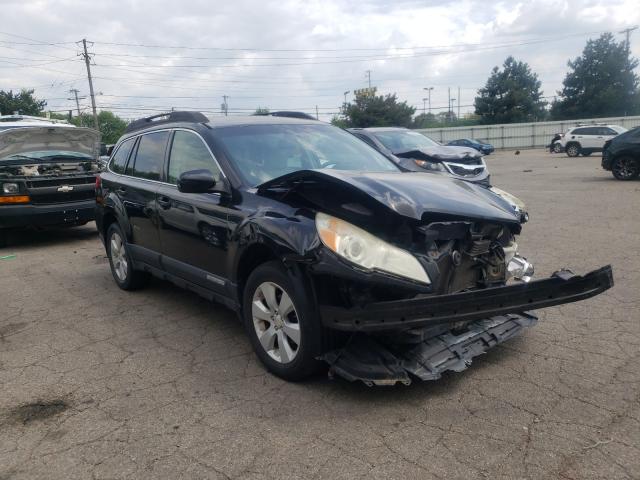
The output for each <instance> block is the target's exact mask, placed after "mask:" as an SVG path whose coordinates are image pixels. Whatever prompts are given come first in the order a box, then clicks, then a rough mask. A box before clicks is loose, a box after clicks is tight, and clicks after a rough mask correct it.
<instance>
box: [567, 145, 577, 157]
mask: <svg viewBox="0 0 640 480" xmlns="http://www.w3.org/2000/svg"><path fill="white" fill-rule="evenodd" d="M578 155H580V145H578V144H577V143H571V144H569V145H567V156H568V157H577V156H578Z"/></svg>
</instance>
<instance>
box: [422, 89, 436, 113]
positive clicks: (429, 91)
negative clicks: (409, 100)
mask: <svg viewBox="0 0 640 480" xmlns="http://www.w3.org/2000/svg"><path fill="white" fill-rule="evenodd" d="M422 89H423V90H426V91H427V93H428V96H427V97H428V101H429V115H431V90H433V87H423V88H422Z"/></svg>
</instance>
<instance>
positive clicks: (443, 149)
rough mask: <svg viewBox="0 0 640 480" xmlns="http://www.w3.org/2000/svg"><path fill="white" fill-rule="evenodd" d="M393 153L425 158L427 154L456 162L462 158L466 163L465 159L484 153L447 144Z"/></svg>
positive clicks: (441, 159) (475, 157) (443, 160)
mask: <svg viewBox="0 0 640 480" xmlns="http://www.w3.org/2000/svg"><path fill="white" fill-rule="evenodd" d="M392 153H393V154H394V155H395V156H396V157H401V158H423V157H424V156H427V157H429V158H431V159H433V160H437V161H442V162H456V161H461V160H462V161H463V162H462V163H464V160H469V159H478V158H480V157H482V154H481V153H480V152H478V150H476V149H475V148H468V147H449V146H445V145H438V146H433V147H424V148H418V149H409V150H398V151H395V152H392Z"/></svg>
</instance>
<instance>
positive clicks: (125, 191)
mask: <svg viewBox="0 0 640 480" xmlns="http://www.w3.org/2000/svg"><path fill="white" fill-rule="evenodd" d="M116 193H119V194H120V195H124V194H125V193H127V189H126V188H123V187H118V188H116Z"/></svg>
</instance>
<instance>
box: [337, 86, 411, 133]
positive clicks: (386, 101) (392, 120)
mask: <svg viewBox="0 0 640 480" xmlns="http://www.w3.org/2000/svg"><path fill="white" fill-rule="evenodd" d="M415 111H416V109H415V108H413V107H411V106H409V105H407V102H398V98H397V96H396V94H395V93H394V94H393V95H376V94H375V90H374V91H368V92H366V91H365V92H357V93H356V96H355V99H354V102H353V103H348V104H346V105H345V107H344V117H345V125H346V126H347V127H362V128H364V127H387V126H393V127H409V126H411V118H412V117H413V114H414V113H415Z"/></svg>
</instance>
